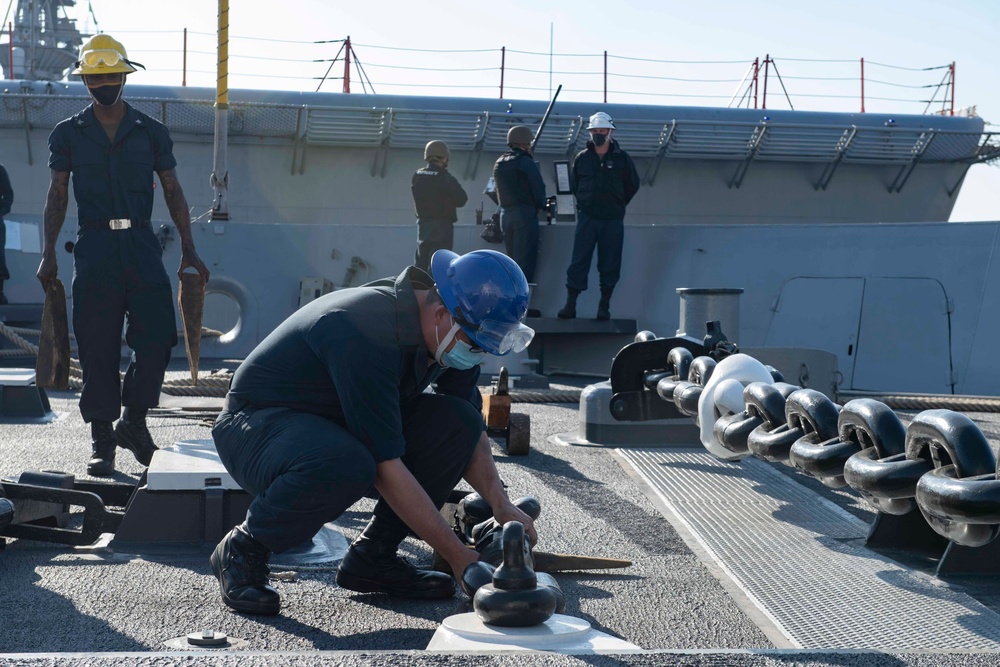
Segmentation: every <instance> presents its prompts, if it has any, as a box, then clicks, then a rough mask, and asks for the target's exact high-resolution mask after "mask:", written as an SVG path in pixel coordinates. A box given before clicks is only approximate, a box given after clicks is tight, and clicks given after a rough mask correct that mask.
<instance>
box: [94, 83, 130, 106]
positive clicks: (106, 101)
mask: <svg viewBox="0 0 1000 667" xmlns="http://www.w3.org/2000/svg"><path fill="white" fill-rule="evenodd" d="M124 85H125V84H124V82H123V83H119V84H117V85H111V86H101V87H100V88H90V87H89V86H88V87H87V90H88V91H89V92H90V96H91V97H93V98H94V101H95V102H97V103H98V104H100V105H101V106H102V107H109V106H111V105H113V104H114V103H115V102H117V101H118V98H119V97H121V94H122V87H123V86H124Z"/></svg>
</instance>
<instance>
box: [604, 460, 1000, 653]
mask: <svg viewBox="0 0 1000 667" xmlns="http://www.w3.org/2000/svg"><path fill="white" fill-rule="evenodd" d="M620 453H621V455H622V456H623V457H624V458H625V459H626V460H627V461H629V463H631V464H632V465H633V466H634V467H635V469H636V470H637V471H638V472H639V473H640V474H641V475H642V476H643V477H644V478H645V479H646V481H647V482H648V483H649V484H650V485H651V486H652V487H653V489H655V491H656V493H657V495H659V497H660V498H661V499H662V500H663V501H664V502H665V503H666V505H667V507H668V508H669V509H670V511H671V512H672V513H673V514H674V516H672V517H668V518H669V519H670V520H671V521H675V520H676V521H680V522H681V523H682V524H683V525H684V526H686V527H687V528H688V530H690V531H691V533H692V534H693V535H694V536H695V538H696V539H697V540H698V541H699V542H700V543H701V544H702V546H703V547H704V548H705V549H706V550H707V551H708V553H709V554H710V555H711V557H712V558H713V559H714V560H715V561H716V562H717V563H718V564H719V565H720V566H721V568H722V569H723V570H724V571H725V572H726V573H727V574H728V575H729V576H730V577H731V578H732V580H733V581H734V582H735V583H736V584H737V585H738V586H740V588H742V589H743V591H745V592H746V594H747V595H748V597H749V598H750V599H751V600H753V602H754V604H756V605H757V606H758V607H759V608H760V609H761V610H762V611H763V612H764V613H766V614H767V615H768V616H770V617H771V618H772V619H774V621H775V623H776V624H777V626H778V627H779V629H780V630H781V631H782V632H784V633H785V635H786V636H787V637H788V639H789V641H791V642H792V643H793V644H795V645H796V646H798V647H801V648H806V649H867V650H879V651H904V650H905V651H909V650H925V651H928V650H929V651H934V650H949V651H955V650H994V651H995V650H998V649H1000V615H998V614H996V613H995V612H993V611H992V610H990V609H989V608H987V607H986V606H984V605H982V604H981V603H979V602H977V601H976V600H974V599H972V598H971V597H969V596H967V595H965V594H963V593H959V592H956V591H954V590H950V589H948V588H945V587H943V586H937V585H935V584H934V583H933V582H932V581H930V580H928V579H927V578H925V577H922V576H921V575H919V574H915V573H913V572H912V571H910V570H908V569H907V568H905V567H903V566H902V565H899V564H898V563H895V562H893V561H891V560H889V559H887V558H885V557H883V556H881V555H879V554H876V553H874V552H872V551H869V550H868V549H865V548H863V547H855V546H853V545H851V544H845V543H844V542H843V541H842V540H854V539H862V538H864V537H865V535H866V534H867V525H866V524H865V523H864V522H863V521H861V520H859V519H857V518H856V517H854V516H852V515H850V514H848V513H847V512H845V511H844V510H842V509H841V508H839V507H837V506H836V505H834V504H833V503H831V502H829V501H828V500H826V499H825V498H823V497H821V496H819V495H817V494H815V493H813V492H812V491H810V490H808V489H806V488H805V487H802V486H800V485H798V484H796V483H795V482H793V481H791V480H789V479H788V478H787V477H785V476H784V475H782V474H781V473H780V472H778V471H776V470H774V469H772V468H771V467H770V466H769V465H768V464H766V463H764V462H762V461H759V460H757V459H753V458H750V459H746V460H744V461H742V462H741V463H727V462H725V461H721V460H719V459H716V458H715V457H713V456H712V455H710V454H709V453H707V452H705V451H703V450H695V449H691V450H677V449H669V450H668V449H662V448H647V449H638V448H637V449H623V450H620Z"/></svg>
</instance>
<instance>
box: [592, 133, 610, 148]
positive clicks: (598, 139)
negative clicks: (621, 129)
mask: <svg viewBox="0 0 1000 667" xmlns="http://www.w3.org/2000/svg"><path fill="white" fill-rule="evenodd" d="M590 140H591V141H593V142H594V145H595V146H603V145H604V142H606V141H607V140H608V135H606V134H592V135H590Z"/></svg>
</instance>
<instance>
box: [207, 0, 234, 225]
mask: <svg viewBox="0 0 1000 667" xmlns="http://www.w3.org/2000/svg"><path fill="white" fill-rule="evenodd" d="M218 30H219V34H218V42H219V46H218V49H219V62H218V63H217V65H216V67H217V70H218V74H217V75H216V82H215V164H214V166H213V168H212V178H211V179H210V180H211V182H212V187H213V188H214V189H215V202H214V203H213V204H212V220H228V219H229V198H228V196H227V190H228V189H229V164H228V162H229V157H228V153H229V0H219V28H218Z"/></svg>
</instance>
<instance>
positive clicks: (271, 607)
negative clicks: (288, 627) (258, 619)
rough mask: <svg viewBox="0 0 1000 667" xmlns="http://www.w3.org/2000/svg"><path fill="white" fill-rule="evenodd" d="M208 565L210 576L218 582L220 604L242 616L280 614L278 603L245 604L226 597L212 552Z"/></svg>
mask: <svg viewBox="0 0 1000 667" xmlns="http://www.w3.org/2000/svg"><path fill="white" fill-rule="evenodd" d="M209 564H210V565H211V566H212V574H214V575H215V578H216V579H218V580H219V590H220V592H221V593H222V602H223V604H225V605H226V606H227V607H229V608H230V609H233V610H235V611H238V612H241V613H244V614H256V615H258V616H277V615H278V614H279V613H281V602H280V601H279V602H278V603H277V604H266V603H261V602H247V601H245V600H234V599H232V598H231V597H229V596H228V595H226V591H225V589H224V588H222V571H221V568H220V567H219V565H218V560H217V559H216V558H215V553H214V552H213V553H212V556H211V557H210V558H209Z"/></svg>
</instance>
